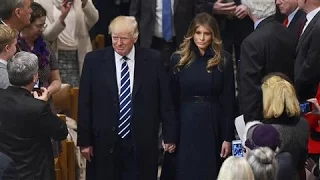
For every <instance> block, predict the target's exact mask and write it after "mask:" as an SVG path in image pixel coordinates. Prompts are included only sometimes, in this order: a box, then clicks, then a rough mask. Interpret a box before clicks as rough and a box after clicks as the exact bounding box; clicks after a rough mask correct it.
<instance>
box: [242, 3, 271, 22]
mask: <svg viewBox="0 0 320 180" xmlns="http://www.w3.org/2000/svg"><path fill="white" fill-rule="evenodd" d="M242 4H244V5H246V6H247V7H248V9H249V11H250V13H251V14H252V15H253V16H255V17H256V18H258V19H262V18H266V17H269V16H272V15H274V14H275V13H276V3H275V0H242Z"/></svg>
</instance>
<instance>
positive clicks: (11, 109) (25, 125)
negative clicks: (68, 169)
mask: <svg viewBox="0 0 320 180" xmlns="http://www.w3.org/2000/svg"><path fill="white" fill-rule="evenodd" d="M8 74H9V80H10V83H11V84H12V85H13V86H9V87H8V88H7V89H0V102H1V104H0V114H1V116H0V123H1V126H0V152H2V153H4V154H6V155H8V156H9V157H10V158H12V160H13V161H14V162H15V163H16V169H17V171H18V174H19V177H20V179H46V180H54V177H55V176H54V175H55V174H54V162H53V152H52V146H51V140H50V138H53V139H55V140H58V141H59V140H63V139H65V138H66V136H67V135H68V130H67V126H66V124H65V123H64V122H62V121H61V120H60V119H59V118H58V117H57V116H56V115H54V114H53V113H52V112H51V110H50V104H49V103H47V102H46V101H47V100H48V99H49V93H48V90H47V89H45V88H41V90H39V91H41V93H40V92H39V93H40V94H39V95H38V93H37V92H33V93H31V91H32V89H33V87H34V85H35V84H36V82H37V80H38V58H37V56H36V55H34V54H32V53H29V52H18V53H17V54H16V55H15V56H14V57H13V58H12V60H10V61H9V62H8Z"/></svg>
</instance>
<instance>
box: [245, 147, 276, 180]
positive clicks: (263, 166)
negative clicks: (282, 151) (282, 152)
mask: <svg viewBox="0 0 320 180" xmlns="http://www.w3.org/2000/svg"><path fill="white" fill-rule="evenodd" d="M246 159H247V161H248V163H249V164H250V166H251V168H252V171H253V174H254V179H259V180H270V179H275V178H276V173H277V161H276V158H275V152H274V151H272V150H271V149H270V148H268V147H259V148H257V149H254V150H250V151H248V152H247V154H246Z"/></svg>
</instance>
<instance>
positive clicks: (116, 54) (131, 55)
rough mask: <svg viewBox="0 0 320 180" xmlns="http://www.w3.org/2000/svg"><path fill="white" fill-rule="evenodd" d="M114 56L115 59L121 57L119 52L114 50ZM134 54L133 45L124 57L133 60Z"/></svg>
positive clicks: (120, 58)
mask: <svg viewBox="0 0 320 180" xmlns="http://www.w3.org/2000/svg"><path fill="white" fill-rule="evenodd" d="M114 54H115V57H116V59H117V60H119V61H121V60H122V57H123V56H121V55H120V54H118V53H117V52H116V51H114ZM134 56H135V47H134V46H133V47H132V49H131V51H130V52H129V54H128V55H126V57H127V58H128V60H132V61H133V60H134Z"/></svg>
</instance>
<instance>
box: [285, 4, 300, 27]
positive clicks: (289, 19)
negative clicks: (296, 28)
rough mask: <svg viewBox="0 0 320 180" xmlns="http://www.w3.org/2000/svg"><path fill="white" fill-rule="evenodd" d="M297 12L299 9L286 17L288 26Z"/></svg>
mask: <svg viewBox="0 0 320 180" xmlns="http://www.w3.org/2000/svg"><path fill="white" fill-rule="evenodd" d="M298 10H299V7H298V8H297V9H296V10H294V11H293V12H292V13H290V14H289V16H288V26H289V24H290V23H291V21H292V19H293V18H294V16H295V15H296V13H297V12H298Z"/></svg>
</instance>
